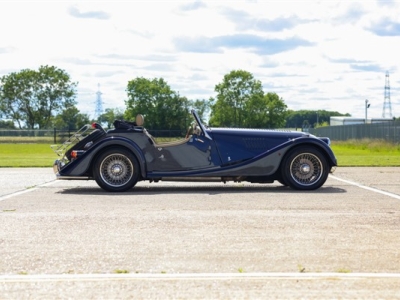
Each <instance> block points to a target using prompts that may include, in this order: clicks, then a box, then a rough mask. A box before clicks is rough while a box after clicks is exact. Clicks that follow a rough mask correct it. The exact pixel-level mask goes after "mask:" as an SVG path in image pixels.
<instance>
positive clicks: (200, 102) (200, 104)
mask: <svg viewBox="0 0 400 300" xmlns="http://www.w3.org/2000/svg"><path fill="white" fill-rule="evenodd" d="M213 102H214V99H213V98H209V99H208V100H205V99H196V100H192V101H190V106H191V107H192V108H193V109H195V110H196V111H197V114H198V115H199V117H200V119H201V120H205V119H206V116H207V115H208V113H209V112H210V109H211V105H212V104H213Z"/></svg>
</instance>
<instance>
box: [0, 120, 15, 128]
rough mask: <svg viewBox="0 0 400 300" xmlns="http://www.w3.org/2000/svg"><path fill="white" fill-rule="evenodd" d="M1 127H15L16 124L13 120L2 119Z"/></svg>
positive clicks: (0, 121)
mask: <svg viewBox="0 0 400 300" xmlns="http://www.w3.org/2000/svg"><path fill="white" fill-rule="evenodd" d="M0 128H4V129H15V125H14V122H13V121H10V120H8V121H4V120H0Z"/></svg>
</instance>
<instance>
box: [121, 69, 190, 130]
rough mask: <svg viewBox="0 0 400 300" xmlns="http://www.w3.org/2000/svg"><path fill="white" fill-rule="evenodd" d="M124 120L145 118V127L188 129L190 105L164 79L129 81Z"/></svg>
mask: <svg viewBox="0 0 400 300" xmlns="http://www.w3.org/2000/svg"><path fill="white" fill-rule="evenodd" d="M127 95H128V100H126V101H125V104H126V110H125V118H126V119H127V120H134V119H135V117H136V115H137V114H142V115H144V117H145V126H146V127H147V128H152V129H185V128H186V125H187V124H185V122H186V121H187V120H189V116H188V114H189V107H190V102H189V101H188V99H187V98H186V97H181V96H179V93H177V92H175V91H173V90H172V89H171V88H170V86H169V85H168V84H167V83H166V82H165V81H164V79H162V78H154V79H147V78H143V77H138V78H135V79H133V80H131V81H129V82H128V86H127Z"/></svg>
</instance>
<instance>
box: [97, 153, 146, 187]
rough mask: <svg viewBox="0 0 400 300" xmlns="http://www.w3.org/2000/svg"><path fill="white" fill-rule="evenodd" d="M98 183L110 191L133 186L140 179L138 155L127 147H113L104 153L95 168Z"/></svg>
mask: <svg viewBox="0 0 400 300" xmlns="http://www.w3.org/2000/svg"><path fill="white" fill-rule="evenodd" d="M93 173H94V177H95V180H96V182H97V184H98V185H99V186H100V187H101V188H103V189H104V190H106V191H109V192H123V191H126V190H128V189H130V188H132V187H133V186H134V185H135V184H136V183H137V181H138V179H139V173H140V172H139V164H138V162H137V159H136V157H135V156H134V155H133V154H132V153H131V152H129V151H127V150H125V149H119V148H115V149H114V148H113V149H109V150H107V151H106V152H105V153H102V154H101V155H100V156H99V157H98V158H97V160H96V163H95V165H94V169H93Z"/></svg>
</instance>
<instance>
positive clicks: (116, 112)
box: [97, 108, 124, 128]
mask: <svg viewBox="0 0 400 300" xmlns="http://www.w3.org/2000/svg"><path fill="white" fill-rule="evenodd" d="M123 118H124V111H123V110H122V109H120V108H106V110H105V112H104V113H103V114H101V115H100V117H99V119H98V120H97V121H98V122H100V123H106V124H107V125H106V126H107V128H111V127H112V126H113V123H114V121H115V120H122V119H123Z"/></svg>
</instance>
